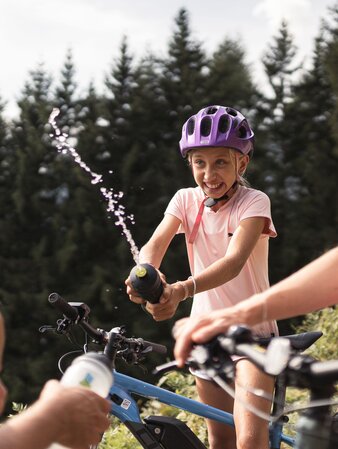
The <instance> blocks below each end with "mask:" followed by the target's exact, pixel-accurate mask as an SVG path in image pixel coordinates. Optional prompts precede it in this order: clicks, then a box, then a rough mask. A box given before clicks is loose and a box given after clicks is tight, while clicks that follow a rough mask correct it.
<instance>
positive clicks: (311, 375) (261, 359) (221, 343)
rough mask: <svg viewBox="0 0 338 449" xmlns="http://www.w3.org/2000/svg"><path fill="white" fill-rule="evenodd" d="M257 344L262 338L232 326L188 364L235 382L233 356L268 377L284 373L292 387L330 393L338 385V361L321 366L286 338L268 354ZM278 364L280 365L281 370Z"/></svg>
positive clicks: (278, 340) (194, 351)
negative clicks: (230, 366) (293, 347)
mask: <svg viewBox="0 0 338 449" xmlns="http://www.w3.org/2000/svg"><path fill="white" fill-rule="evenodd" d="M272 342H273V343H272ZM255 344H259V338H258V339H255V338H254V337H253V336H252V335H251V332H250V331H249V330H248V329H247V328H245V327H242V326H233V327H232V328H230V329H229V332H228V333H227V334H226V335H219V336H218V337H216V338H215V339H213V340H212V341H211V342H209V343H207V344H204V345H196V346H195V347H194V348H193V349H192V351H191V353H190V356H191V357H190V359H189V360H188V364H190V365H192V366H194V365H195V366H196V365H197V366H198V368H199V369H205V370H207V371H209V372H210V370H212V369H215V367H216V368H217V371H218V373H217V374H219V373H222V374H223V375H224V374H225V375H227V373H230V375H229V376H228V380H232V379H233V371H232V370H231V369H229V364H232V365H233V362H232V360H231V356H232V355H241V356H245V357H247V358H248V359H249V360H250V361H252V362H253V363H254V364H255V365H256V366H257V367H258V368H260V369H261V370H263V371H264V372H265V373H267V374H270V375H273V376H276V375H278V374H281V373H282V372H284V374H285V376H286V382H287V385H290V386H294V387H298V388H308V389H312V390H315V389H319V390H327V391H330V390H331V387H332V385H333V384H334V383H335V382H337V381H338V360H330V361H325V362H320V361H317V360H315V359H314V358H312V357H310V356H308V355H306V354H300V353H299V352H295V351H293V350H292V347H291V343H290V342H289V341H288V340H287V339H285V338H283V337H277V338H274V339H272V340H271V343H270V345H269V346H268V349H267V351H266V352H262V351H261V350H257V349H256V348H255V347H254V345H255ZM201 354H202V355H201ZM276 364H279V366H278V369H276V366H275V365H276Z"/></svg>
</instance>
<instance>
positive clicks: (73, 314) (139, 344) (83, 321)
mask: <svg viewBox="0 0 338 449" xmlns="http://www.w3.org/2000/svg"><path fill="white" fill-rule="evenodd" d="M48 302H49V303H50V304H51V305H52V306H53V307H55V308H56V309H57V310H59V311H60V312H61V313H62V314H63V315H64V317H65V319H64V320H63V321H62V323H61V325H60V324H59V326H58V329H60V330H58V332H59V333H66V332H68V329H69V327H71V326H74V325H78V326H80V327H81V328H82V329H83V330H84V331H85V333H86V334H88V335H89V336H90V337H91V338H93V340H94V342H95V343H98V344H103V345H105V349H104V353H105V354H106V355H107V356H108V357H109V358H110V359H111V360H112V361H114V360H115V358H116V357H117V356H121V358H123V359H124V360H125V361H127V362H129V363H134V364H137V363H138V361H139V359H140V358H141V356H143V355H144V354H147V353H148V352H156V353H158V354H166V353H167V348H166V346H164V345H161V344H158V343H154V342H151V341H147V340H144V339H143V338H134V337H131V338H128V337H126V336H125V328H124V327H123V326H122V327H116V328H113V329H111V331H109V332H108V331H105V330H103V329H98V328H95V327H93V326H92V325H91V324H90V323H89V322H88V317H89V314H90V308H89V307H88V306H87V305H86V304H85V303H83V302H67V301H66V300H65V299H64V298H62V296H60V295H59V294H58V293H51V294H50V295H49V297H48ZM65 321H66V322H65Z"/></svg>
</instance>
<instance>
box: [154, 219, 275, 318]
mask: <svg viewBox="0 0 338 449" xmlns="http://www.w3.org/2000/svg"><path fill="white" fill-rule="evenodd" d="M265 222H266V218H264V217H253V218H247V219H245V220H242V221H241V222H240V224H239V226H238V228H237V229H236V231H235V232H234V235H233V236H232V238H231V242H230V245H229V247H228V249H227V252H226V254H225V256H224V257H222V258H221V259H219V260H217V261H216V262H214V263H213V264H212V265H210V266H209V267H208V268H206V269H205V270H203V271H202V272H201V273H199V274H198V275H197V276H195V283H196V290H195V293H200V292H203V291H206V290H210V289H212V288H215V287H218V286H219V285H222V284H224V283H226V282H228V281H230V280H231V279H233V278H234V277H236V276H237V275H238V274H239V272H240V271H241V269H242V268H243V265H244V264H245V262H246V261H247V259H248V257H249V256H250V254H251V252H252V250H253V249H254V247H255V245H256V243H257V241H258V239H259V237H260V235H261V234H262V232H263V229H264V226H265ZM193 291H194V282H193V280H192V279H187V280H185V281H180V282H175V283H174V284H170V285H168V286H167V287H166V288H165V289H164V294H163V295H162V297H161V299H160V304H149V303H147V305H146V308H147V310H148V312H149V313H151V314H152V316H153V318H154V319H155V320H156V321H163V320H167V319H169V318H172V317H173V316H174V314H175V312H176V310H177V307H178V305H179V303H180V302H181V301H182V300H183V299H184V298H186V297H187V296H189V295H191V294H192V292H193Z"/></svg>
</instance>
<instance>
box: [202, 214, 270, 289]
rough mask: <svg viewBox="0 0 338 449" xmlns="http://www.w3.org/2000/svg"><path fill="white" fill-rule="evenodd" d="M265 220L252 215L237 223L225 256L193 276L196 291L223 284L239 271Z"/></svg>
mask: <svg viewBox="0 0 338 449" xmlns="http://www.w3.org/2000/svg"><path fill="white" fill-rule="evenodd" d="M265 222H266V218H264V217H253V218H247V219H245V220H242V221H241V222H240V223H239V226H238V228H237V229H236V231H235V232H234V235H233V236H232V237H231V242H230V244H229V247H228V249H227V252H226V254H225V256H224V257H222V258H221V259H219V260H217V261H216V262H214V263H213V264H212V265H210V266H209V267H208V268H206V269H205V270H203V271H202V272H201V273H199V274H198V275H197V276H195V281H196V293H199V292H203V291H206V290H211V289H212V288H215V287H218V286H219V285H223V284H225V283H226V282H228V281H230V280H231V279H233V278H235V277H236V276H237V275H238V274H239V273H240V271H241V270H242V268H243V266H244V264H245V262H246V261H247V259H248V258H249V256H250V254H251V252H252V250H253V249H254V247H255V245H256V243H257V241H258V239H259V237H260V236H261V234H262V232H263V229H264V226H265Z"/></svg>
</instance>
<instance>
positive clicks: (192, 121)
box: [187, 118, 195, 136]
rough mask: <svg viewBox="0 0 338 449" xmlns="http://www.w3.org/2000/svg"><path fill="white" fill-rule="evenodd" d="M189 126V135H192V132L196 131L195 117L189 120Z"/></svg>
mask: <svg viewBox="0 0 338 449" xmlns="http://www.w3.org/2000/svg"><path fill="white" fill-rule="evenodd" d="M187 128H188V134H189V136H191V135H192V134H194V131H195V119H194V118H191V119H190V120H189V121H188V125H187Z"/></svg>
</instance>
